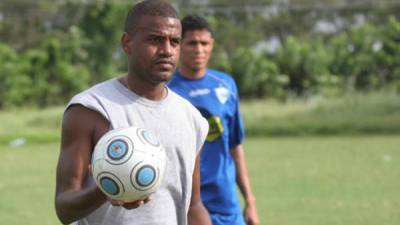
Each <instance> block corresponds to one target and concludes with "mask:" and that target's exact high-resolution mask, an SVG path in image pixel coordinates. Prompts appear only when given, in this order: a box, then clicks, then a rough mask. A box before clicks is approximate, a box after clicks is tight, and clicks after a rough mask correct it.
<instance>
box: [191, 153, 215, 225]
mask: <svg viewBox="0 0 400 225" xmlns="http://www.w3.org/2000/svg"><path fill="white" fill-rule="evenodd" d="M188 222H189V223H188V224H189V225H211V220H210V216H209V215H208V212H207V210H206V208H205V207H204V205H203V202H202V201H201V195H200V154H198V155H197V157H196V164H195V167H194V172H193V181H192V198H191V200H190V206H189V212H188Z"/></svg>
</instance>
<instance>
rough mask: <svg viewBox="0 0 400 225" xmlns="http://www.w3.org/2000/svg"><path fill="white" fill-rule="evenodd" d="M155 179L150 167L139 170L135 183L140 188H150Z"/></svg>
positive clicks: (154, 171)
mask: <svg viewBox="0 0 400 225" xmlns="http://www.w3.org/2000/svg"><path fill="white" fill-rule="evenodd" d="M155 179H156V170H155V169H154V167H152V166H150V165H145V166H142V167H141V168H139V170H138V171H137V173H136V183H137V184H138V185H140V186H142V187H148V186H150V185H151V184H152V183H153V182H154V180H155Z"/></svg>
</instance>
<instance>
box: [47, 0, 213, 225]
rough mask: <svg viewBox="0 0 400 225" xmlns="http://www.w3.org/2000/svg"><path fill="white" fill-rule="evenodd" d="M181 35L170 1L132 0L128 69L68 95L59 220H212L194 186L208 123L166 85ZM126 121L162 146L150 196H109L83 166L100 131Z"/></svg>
mask: <svg viewBox="0 0 400 225" xmlns="http://www.w3.org/2000/svg"><path fill="white" fill-rule="evenodd" d="M180 39H181V24H180V21H179V18H178V16H177V13H176V11H175V10H174V8H173V7H172V6H171V5H170V4H168V3H166V2H163V1H160V0H149V1H144V2H141V3H138V4H136V5H135V6H134V7H133V8H132V9H131V10H130V11H129V13H128V16H127V18H126V21H125V32H124V33H123V35H122V38H121V45H122V48H123V50H124V52H125V53H126V54H127V57H128V74H127V75H126V76H122V77H118V78H114V79H111V80H108V81H105V82H103V83H100V84H97V85H95V86H93V87H91V88H89V89H88V90H85V91H83V92H81V93H79V94H77V95H76V96H74V97H73V98H72V100H71V101H70V102H69V104H68V106H67V108H66V110H65V112H64V118H63V123H62V140H61V151H60V156H59V161H58V166H57V178H56V197H55V204H56V212H57V215H58V217H59V219H60V221H61V222H62V223H63V224H69V223H73V222H76V224H79V225H119V224H121V225H136V224H143V225H144V224H146V225H175V224H179V225H186V224H190V225H192V224H204V225H209V224H211V222H210V219H209V216H208V214H207V211H206V210H205V208H204V206H203V204H202V202H201V198H200V188H199V184H200V180H199V178H200V177H199V151H200V149H201V147H202V145H203V142H204V140H205V138H206V135H207V132H208V123H207V121H206V120H205V119H204V118H203V117H202V116H201V115H200V113H199V112H198V111H197V110H196V109H195V108H194V107H193V106H192V105H191V104H190V103H189V102H187V101H186V100H184V99H183V98H181V97H179V96H178V95H177V94H175V93H174V92H173V91H171V90H169V89H168V88H167V87H166V85H165V82H166V81H168V80H169V79H170V78H171V75H172V73H173V71H174V70H175V68H176V63H177V61H178V59H179V50H180ZM128 126H138V127H143V128H146V129H148V130H150V131H151V132H152V133H153V134H155V136H157V138H158V139H159V140H160V142H161V143H162V144H163V146H164V147H165V149H166V152H167V159H168V162H167V166H166V171H165V178H164V180H163V183H162V185H161V186H160V188H159V189H158V190H157V191H156V192H155V193H154V194H153V195H152V196H151V197H150V198H151V199H150V198H145V199H141V200H138V201H134V202H121V201H115V200H110V199H108V198H107V197H106V196H105V195H104V194H103V193H102V192H101V191H100V189H99V188H98V187H97V186H96V185H95V183H94V181H93V179H92V177H91V174H90V172H89V167H90V165H89V163H90V159H91V155H92V151H93V148H94V146H95V145H96V143H97V141H98V140H99V139H100V138H101V136H102V135H104V134H105V133H106V132H107V131H108V130H110V129H115V128H120V127H128Z"/></svg>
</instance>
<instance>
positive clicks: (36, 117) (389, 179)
mask: <svg viewBox="0 0 400 225" xmlns="http://www.w3.org/2000/svg"><path fill="white" fill-rule="evenodd" d="M62 111H63V107H54V108H47V109H44V110H38V109H28V108H25V109H15V110H8V111H0V121H1V123H0V155H1V157H0V159H1V163H0V178H1V179H0V225H21V224H29V225H30V224H32V225H57V224H59V222H58V220H57V218H56V216H55V212H54V203H53V202H54V184H55V167H56V160H57V157H58V152H59V139H60V137H59V136H60V124H61V116H62ZM242 112H243V117H244V122H245V125H246V131H247V138H246V142H245V150H246V158H247V161H248V166H249V171H250V176H251V181H252V184H253V189H254V192H255V194H256V197H257V203H258V208H259V213H260V216H261V222H262V223H261V224H262V225H398V224H400V163H399V160H400V96H399V95H395V94H393V93H374V94H358V95H354V96H344V97H342V98H332V99H331V98H312V99H309V100H307V101H303V100H292V101H288V102H286V103H279V102H274V101H265V100H257V101H247V102H246V101H244V102H242Z"/></svg>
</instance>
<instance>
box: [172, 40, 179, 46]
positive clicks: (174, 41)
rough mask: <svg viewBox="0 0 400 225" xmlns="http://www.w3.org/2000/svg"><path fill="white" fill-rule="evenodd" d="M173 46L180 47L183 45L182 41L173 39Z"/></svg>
mask: <svg viewBox="0 0 400 225" xmlns="http://www.w3.org/2000/svg"><path fill="white" fill-rule="evenodd" d="M171 42H172V44H174V45H180V44H181V40H180V39H172V41H171Z"/></svg>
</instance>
